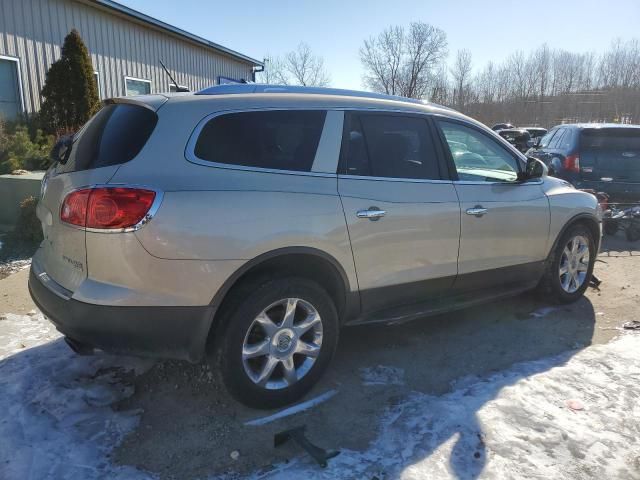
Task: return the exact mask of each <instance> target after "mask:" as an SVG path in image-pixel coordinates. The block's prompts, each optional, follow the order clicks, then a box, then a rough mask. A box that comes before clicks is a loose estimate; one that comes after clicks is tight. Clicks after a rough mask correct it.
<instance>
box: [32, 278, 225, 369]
mask: <svg viewBox="0 0 640 480" xmlns="http://www.w3.org/2000/svg"><path fill="white" fill-rule="evenodd" d="M47 284H48V285H51V287H53V288H50V287H49V286H47V285H45V284H44V283H43V281H42V280H41V279H40V278H39V277H38V276H36V274H35V273H34V270H33V267H32V269H31V272H30V273H29V293H30V294H31V298H33V301H34V302H35V304H36V305H37V306H38V308H39V309H40V310H42V312H43V313H44V314H45V315H46V316H47V317H48V318H49V320H50V321H51V322H52V323H53V324H54V325H55V327H56V328H57V329H58V330H59V331H60V332H61V333H62V334H63V335H66V336H67V337H69V338H71V339H72V340H75V341H76V342H81V343H83V344H86V345H88V346H91V347H94V348H98V349H101V350H104V351H107V352H110V353H121V354H128V355H139V356H148V357H157V358H174V359H180V360H189V361H191V362H198V361H200V360H201V359H202V358H203V356H204V351H205V345H206V340H207V335H208V332H209V327H210V326H211V320H212V318H213V314H214V313H215V309H214V307H212V306H198V307H122V306H120V307H113V306H108V305H94V304H90V303H85V302H80V301H78V300H74V299H73V298H69V297H67V296H65V295H64V293H63V292H64V289H62V290H59V289H57V288H54V287H55V285H56V284H55V282H53V280H51V279H48V280H47Z"/></svg>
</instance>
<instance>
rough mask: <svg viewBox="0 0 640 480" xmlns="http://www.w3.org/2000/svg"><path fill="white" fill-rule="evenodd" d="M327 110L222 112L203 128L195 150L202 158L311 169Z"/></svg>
mask: <svg viewBox="0 0 640 480" xmlns="http://www.w3.org/2000/svg"><path fill="white" fill-rule="evenodd" d="M325 115H326V112H325V111H324V110H308V111H306V110H277V111H276V110H274V111H262V112H239V113H229V114H226V115H220V116H217V117H214V118H212V119H211V120H209V121H208V122H207V123H206V124H205V126H204V127H203V128H202V131H201V132H200V135H199V136H198V140H197V141H196V146H195V150H194V153H195V155H196V157H198V158H199V159H201V160H207V161H210V162H216V163H224V164H229V165H238V166H243V167H257V168H268V169H276V170H294V171H301V172H310V171H311V167H312V166H313V161H314V159H315V155H316V150H317V148H318V143H319V141H320V135H321V134H322V128H323V126H324V119H325Z"/></svg>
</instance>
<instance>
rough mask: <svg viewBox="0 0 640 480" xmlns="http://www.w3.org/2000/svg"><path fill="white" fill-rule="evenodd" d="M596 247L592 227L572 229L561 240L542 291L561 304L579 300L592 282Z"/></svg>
mask: <svg viewBox="0 0 640 480" xmlns="http://www.w3.org/2000/svg"><path fill="white" fill-rule="evenodd" d="M595 260H596V244H595V241H594V239H593V235H592V234H591V232H590V231H589V229H588V228H586V227H584V226H582V225H576V226H573V227H570V228H569V229H568V230H567V231H566V232H565V233H564V234H563V235H562V237H561V238H560V240H559V241H558V244H557V245H556V248H555V250H554V252H553V254H552V257H551V258H550V261H549V262H548V265H547V271H546V272H545V276H544V277H543V279H542V281H541V282H540V290H541V292H542V293H543V294H544V295H545V296H546V297H547V298H548V299H550V300H552V301H554V302H557V303H571V302H575V301H576V300H578V299H579V298H580V297H581V296H582V295H583V294H584V292H585V290H586V289H587V287H588V286H589V282H590V281H591V276H592V274H593V267H594V265H595Z"/></svg>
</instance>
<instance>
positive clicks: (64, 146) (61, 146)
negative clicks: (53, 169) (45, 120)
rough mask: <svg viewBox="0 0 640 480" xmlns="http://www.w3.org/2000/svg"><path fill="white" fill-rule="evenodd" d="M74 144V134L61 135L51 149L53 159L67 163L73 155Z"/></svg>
mask: <svg viewBox="0 0 640 480" xmlns="http://www.w3.org/2000/svg"><path fill="white" fill-rule="evenodd" d="M72 145H73V135H67V136H64V137H60V138H59V139H58V141H57V142H56V144H55V145H54V146H53V148H52V149H51V154H50V157H51V160H53V161H54V162H60V163H61V164H63V165H64V164H65V163H67V161H68V160H69V155H71V147H72Z"/></svg>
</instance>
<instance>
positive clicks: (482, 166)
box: [438, 121, 519, 182]
mask: <svg viewBox="0 0 640 480" xmlns="http://www.w3.org/2000/svg"><path fill="white" fill-rule="evenodd" d="M438 124H439V125H440V128H441V129H442V133H443V134H444V137H445V139H446V140H447V144H448V145H449V150H450V151H451V156H452V157H453V162H454V163H455V166H456V170H457V172H458V178H459V179H460V180H469V181H487V182H496V181H502V182H510V181H515V180H516V179H517V176H518V172H519V168H518V160H517V159H516V158H515V157H514V156H513V155H511V153H509V152H508V151H507V150H506V149H505V148H503V147H502V146H501V145H500V144H499V143H498V142H496V141H495V140H494V139H493V138H491V137H490V136H489V135H487V134H485V133H482V132H480V131H479V130H476V129H475V128H471V127H467V126H465V125H461V124H459V123H453V122H447V121H439V122H438Z"/></svg>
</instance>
